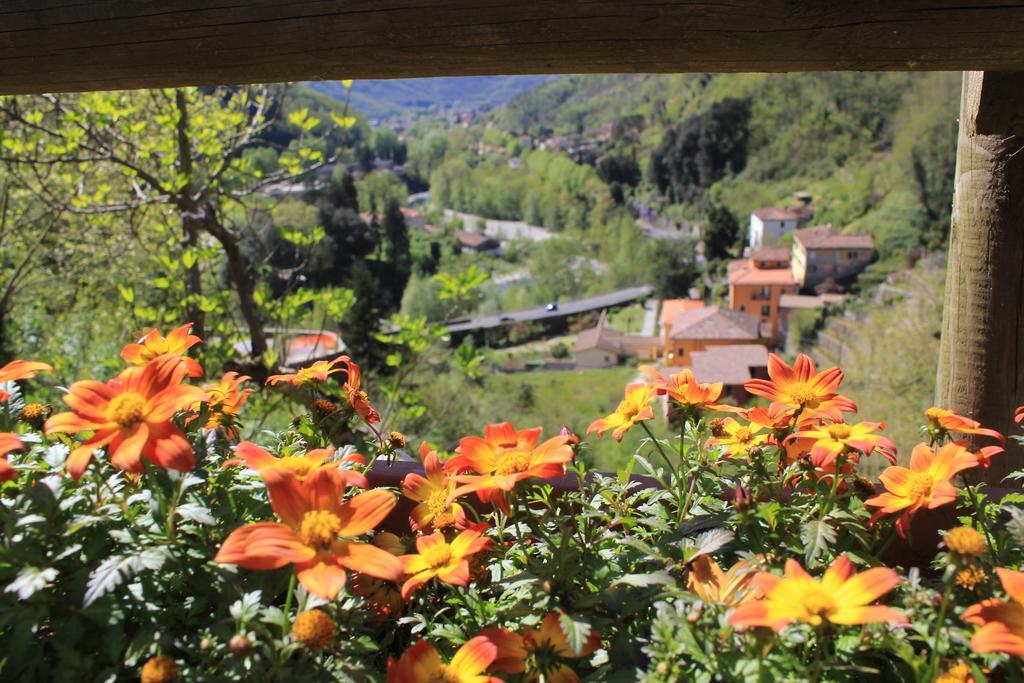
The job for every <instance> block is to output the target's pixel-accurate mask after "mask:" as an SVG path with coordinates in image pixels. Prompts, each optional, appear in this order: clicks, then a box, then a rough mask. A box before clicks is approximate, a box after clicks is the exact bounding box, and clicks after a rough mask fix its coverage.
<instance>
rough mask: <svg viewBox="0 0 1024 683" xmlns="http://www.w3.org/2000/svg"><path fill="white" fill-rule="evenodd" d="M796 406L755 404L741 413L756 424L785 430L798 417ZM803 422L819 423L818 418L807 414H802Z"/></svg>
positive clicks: (776, 429) (775, 429)
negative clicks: (815, 418)
mask: <svg viewBox="0 0 1024 683" xmlns="http://www.w3.org/2000/svg"><path fill="white" fill-rule="evenodd" d="M796 411H797V409H796V408H793V407H792V406H787V405H785V404H782V403H771V404H769V405H768V407H767V408H765V407H764V406H755V407H753V408H749V409H747V410H744V411H742V412H741V413H740V415H742V416H743V417H745V418H747V419H748V420H750V421H751V422H753V423H754V424H759V425H761V426H762V427H765V428H767V429H771V430H772V431H778V430H785V429H789V428H790V427H792V426H793V423H794V419H795V417H796ZM800 417H801V422H802V423H803V422H804V421H806V422H807V423H812V422H813V423H815V424H816V423H817V421H816V420H813V419H808V417H807V416H805V415H803V414H801V416H800Z"/></svg>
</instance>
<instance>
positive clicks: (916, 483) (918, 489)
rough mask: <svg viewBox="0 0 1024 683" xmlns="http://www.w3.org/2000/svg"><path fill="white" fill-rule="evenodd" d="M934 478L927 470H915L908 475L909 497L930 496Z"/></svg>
mask: <svg viewBox="0 0 1024 683" xmlns="http://www.w3.org/2000/svg"><path fill="white" fill-rule="evenodd" d="M934 486H935V480H934V479H932V475H930V474H928V473H927V472H915V473H913V474H911V475H910V485H909V486H908V489H909V497H910V498H914V499H917V500H921V499H922V498H930V497H931V495H932V488H933V487H934Z"/></svg>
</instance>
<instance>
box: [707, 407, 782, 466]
mask: <svg viewBox="0 0 1024 683" xmlns="http://www.w3.org/2000/svg"><path fill="white" fill-rule="evenodd" d="M712 422H713V423H714V424H713V426H712V428H711V430H712V431H711V433H712V435H713V436H712V437H711V438H710V439H708V446H725V447H726V449H725V452H724V453H723V454H722V455H724V456H726V457H732V456H735V455H749V454H750V449H752V448H754V447H756V446H760V445H762V444H764V443H765V442H766V441H767V440H768V438H769V437H770V436H771V434H768V433H766V432H765V431H764V429H763V428H762V427H755V426H754V425H753V424H747V425H743V424H740V423H739V422H737V421H736V420H734V419H732V418H731V417H727V418H725V419H724V420H713V421H712Z"/></svg>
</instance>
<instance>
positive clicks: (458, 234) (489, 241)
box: [455, 230, 498, 249]
mask: <svg viewBox="0 0 1024 683" xmlns="http://www.w3.org/2000/svg"><path fill="white" fill-rule="evenodd" d="M455 238H456V239H457V240H459V242H460V243H462V245H463V246H465V247H469V248H470V249H479V248H480V247H483V246H486V245H492V246H497V244H498V241H497V240H496V239H494V238H493V237H488V236H487V235H481V234H480V233H476V232H466V231H465V230H456V231H455Z"/></svg>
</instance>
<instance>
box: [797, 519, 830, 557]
mask: <svg viewBox="0 0 1024 683" xmlns="http://www.w3.org/2000/svg"><path fill="white" fill-rule="evenodd" d="M800 540H801V541H803V543H804V559H805V560H806V562H807V564H811V563H813V562H814V561H815V560H816V559H817V558H818V556H819V555H821V554H822V553H823V552H825V551H826V550H828V547H829V545H830V544H832V543H835V542H836V530H835V529H833V528H832V525H831V524H829V523H828V522H826V521H825V520H823V519H812V520H811V521H809V522H807V523H806V524H804V525H803V526H802V527H801V528H800Z"/></svg>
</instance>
